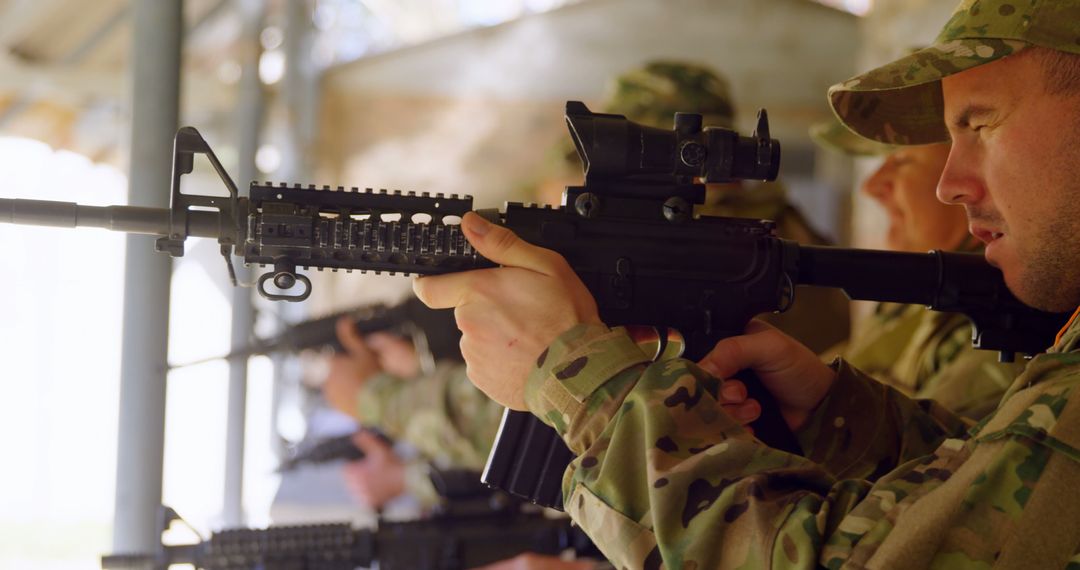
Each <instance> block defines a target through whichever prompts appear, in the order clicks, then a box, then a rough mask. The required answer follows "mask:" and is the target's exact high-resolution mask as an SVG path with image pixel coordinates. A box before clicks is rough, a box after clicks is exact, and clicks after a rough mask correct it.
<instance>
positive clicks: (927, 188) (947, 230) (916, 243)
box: [862, 144, 967, 252]
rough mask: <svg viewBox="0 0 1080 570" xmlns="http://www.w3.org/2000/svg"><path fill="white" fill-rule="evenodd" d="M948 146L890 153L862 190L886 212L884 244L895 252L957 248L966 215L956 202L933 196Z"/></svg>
mask: <svg viewBox="0 0 1080 570" xmlns="http://www.w3.org/2000/svg"><path fill="white" fill-rule="evenodd" d="M948 157H949V145H947V144H934V145H925V146H911V147H901V148H900V149H899V150H897V151H895V152H893V153H892V154H890V155H889V156H888V157H886V158H885V161H884V162H883V163H882V164H881V166H880V167H879V168H878V169H877V171H875V172H874V174H873V175H872V176H871V177H870V178H868V179H867V180H866V182H865V183H863V186H862V190H863V192H865V193H866V194H867V195H869V196H870V197H872V198H873V199H874V200H876V201H877V202H878V203H879V204H881V206H882V207H883V208H884V209H885V212H886V213H887V214H888V216H889V229H888V233H887V235H886V239H885V243H886V246H887V247H888V248H889V249H894V250H897V251H914V252H926V251H930V250H932V249H944V250H950V249H956V248H957V247H958V246H959V245H960V243H961V242H962V241H963V240H964V236H966V235H967V219H966V217H965V216H964V209H963V208H961V207H959V206H951V205H946V204H942V203H941V202H940V201H938V199H937V196H936V195H935V190H936V189H937V185H938V179H940V178H941V170H942V169H943V168H945V161H946V160H947V159H948Z"/></svg>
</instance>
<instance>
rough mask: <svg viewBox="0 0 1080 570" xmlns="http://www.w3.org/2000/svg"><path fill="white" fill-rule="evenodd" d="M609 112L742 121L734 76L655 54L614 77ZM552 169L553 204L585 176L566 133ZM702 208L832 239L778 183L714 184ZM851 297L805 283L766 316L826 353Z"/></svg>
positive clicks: (654, 123) (787, 234) (787, 232)
mask: <svg viewBox="0 0 1080 570" xmlns="http://www.w3.org/2000/svg"><path fill="white" fill-rule="evenodd" d="M602 108H603V112H605V113H616V114H619V115H625V116H626V118H627V119H630V120H631V121H634V122H636V123H640V124H642V125H646V126H650V127H657V128H662V129H670V128H671V127H672V124H673V121H674V117H675V113H677V112H688V113H700V114H701V115H702V124H703V125H704V126H707V127H723V128H727V129H731V128H734V126H735V104H734V102H733V101H732V97H731V91H730V89H729V87H728V83H727V81H726V80H725V79H724V78H723V77H721V76H720V75H719V74H718V73H716V72H715V71H713V70H711V69H709V68H708V67H705V66H702V65H698V64H694V63H686V62H678V61H662V60H658V61H652V62H649V63H647V64H645V65H644V66H642V67H640V68H638V69H634V70H631V71H628V72H626V73H623V74H622V75H619V76H618V77H616V78H615V80H614V81H613V82H612V86H611V88H610V95H609V96H608V98H607V101H606V102H605V103H604V105H603V107H602ZM550 162H552V163H553V168H552V170H553V175H552V177H551V178H550V179H547V180H546V181H545V182H544V183H542V184H541V185H540V187H539V188H538V190H537V194H538V195H539V196H540V198H539V199H540V200H541V201H543V202H547V203H554V202H557V201H558V200H556V199H555V198H554V197H555V196H557V195H558V194H557V193H561V192H562V190H563V186H565V185H567V184H568V183H578V182H580V180H581V179H582V174H581V173H582V166H581V160H580V159H579V158H578V155H577V152H576V151H575V150H574V146H573V144H572V143H571V141H570V140H569V138H567V139H566V140H562V141H560V143H559V144H558V145H556V149H555V150H554V151H553V152H552V153H551V158H550ZM705 196H706V197H705V203H704V204H702V205H700V206H698V207H697V208H696V209H695V213H696V214H697V215H707V216H726V217H734V218H755V219H763V220H773V221H774V222H776V234H777V235H778V236H779V237H782V238H785V239H790V240H794V241H797V242H799V243H802V244H808V245H832V244H830V243H829V240H827V239H826V238H825V237H823V236H822V235H821V234H820V233H818V232H817V231H816V230H814V228H813V227H812V226H811V225H810V223H809V222H808V221H807V220H806V218H805V217H804V216H803V215H802V213H800V212H799V210H797V209H796V208H795V207H794V206H793V205H792V204H791V203H790V202H789V201H788V199H787V190H786V188H785V187H784V185H783V184H781V183H779V182H766V183H760V184H756V185H752V186H751V185H747V184H744V183H741V182H734V183H730V184H709V185H708V187H707V191H706V195H705ZM849 310H850V307H849V301H848V299H847V297H845V296H844V294H843V293H842V292H840V291H838V290H835V289H824V288H816V287H800V288H799V289H798V290H797V291H796V302H795V304H794V305H793V306H792V307H791V308H790V309H788V310H787V311H786V312H784V313H780V314H770V315H763V316H762V317H760V318H762V319H763V320H765V321H767V322H769V323H771V324H773V325H774V326H776V327H777V328H779V329H781V330H783V331H784V332H786V333H788V334H789V335H791V336H793V337H795V338H796V339H798V340H799V341H800V342H802V343H804V344H806V345H807V346H809V347H810V348H812V349H814V350H815V351H818V352H822V351H824V350H826V349H828V348H829V347H831V346H834V345H836V343H839V342H841V341H843V340H845V339H847V338H848V332H849V330H850V327H849V320H850V319H849Z"/></svg>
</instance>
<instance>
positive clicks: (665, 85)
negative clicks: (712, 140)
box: [603, 61, 735, 129]
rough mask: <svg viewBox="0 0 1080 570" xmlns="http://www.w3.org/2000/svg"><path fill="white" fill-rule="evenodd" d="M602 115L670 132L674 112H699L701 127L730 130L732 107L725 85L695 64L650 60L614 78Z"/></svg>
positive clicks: (733, 121) (702, 67)
mask: <svg viewBox="0 0 1080 570" xmlns="http://www.w3.org/2000/svg"><path fill="white" fill-rule="evenodd" d="M603 108H604V112H606V113H616V114H619V115H625V116H626V118H628V119H630V120H631V121H634V122H637V123H641V124H643V125H647V126H650V127H658V128H663V129H670V128H671V126H672V124H673V120H674V117H675V113H676V112H687V113H700V114H701V115H703V119H704V126H706V127H724V128H729V129H730V128H731V127H732V125H733V124H734V123H735V105H734V104H733V103H732V101H731V90H730V89H729V88H728V82H727V80H725V79H724V78H723V77H721V76H720V75H719V74H718V73H716V72H715V71H713V70H711V69H709V68H708V67H705V66H703V65H698V64H694V63H686V62H680V61H652V62H649V63H647V64H645V65H644V66H642V67H641V68H638V69H634V70H631V71H628V72H626V73H623V74H622V75H619V76H618V77H616V78H615V80H614V81H613V82H612V86H611V88H610V95H609V96H608V98H607V101H606V102H605V103H604V107H603Z"/></svg>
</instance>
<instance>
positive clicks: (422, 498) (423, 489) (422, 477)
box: [405, 459, 440, 511]
mask: <svg viewBox="0 0 1080 570" xmlns="http://www.w3.org/2000/svg"><path fill="white" fill-rule="evenodd" d="M405 492H406V493H407V494H409V495H411V496H412V497H415V498H416V501H417V503H419V504H420V508H422V509H424V510H425V511H427V510H430V509H432V508H434V507H435V505H437V504H439V500H440V498H439V492H438V491H436V490H435V485H434V484H432V482H431V467H430V465H429V464H428V462H427V461H423V460H420V459H413V460H411V461H409V462H407V463H406V464H405Z"/></svg>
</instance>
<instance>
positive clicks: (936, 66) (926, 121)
mask: <svg viewBox="0 0 1080 570" xmlns="http://www.w3.org/2000/svg"><path fill="white" fill-rule="evenodd" d="M1027 45H1028V44H1027V43H1025V42H1022V41H1018V40H1003V39H992V38H971V39H956V40H950V41H947V42H940V43H936V44H934V45H932V46H930V47H927V48H923V49H921V50H919V51H916V52H914V53H912V54H910V55H908V56H905V57H902V58H900V59H898V60H896V61H894V62H892V63H890V64H887V65H884V66H882V67H879V68H877V69H874V70H872V71H869V72H867V73H864V74H862V75H859V76H857V77H854V78H852V79H849V80H847V81H845V82H844V83H841V84H838V85H834V86H833V87H831V88H830V89H829V104H830V105H831V106H832V109H833V113H835V114H836V117H837V118H838V119H840V121H841V122H843V123H844V125H845V126H847V128H849V129H851V130H852V131H854V132H855V133H858V134H859V135H861V136H863V137H865V138H868V139H871V140H875V141H879V142H882V143H886V144H896V145H920V144H933V143H941V142H947V141H948V140H949V133H948V131H947V130H946V128H945V121H944V118H943V117H944V114H945V103H944V99H943V97H942V94H941V80H942V79H943V78H945V77H948V76H950V75H953V74H956V73H960V72H962V71H966V70H968V69H971V68H973V67H978V66H980V65H983V64H986V63H990V62H992V61H995V60H998V59H1001V58H1003V57H1006V56H1009V55H1012V54H1014V53H1016V52H1018V51H1020V50H1021V49H1023V48H1024V47H1027Z"/></svg>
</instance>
